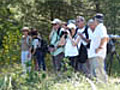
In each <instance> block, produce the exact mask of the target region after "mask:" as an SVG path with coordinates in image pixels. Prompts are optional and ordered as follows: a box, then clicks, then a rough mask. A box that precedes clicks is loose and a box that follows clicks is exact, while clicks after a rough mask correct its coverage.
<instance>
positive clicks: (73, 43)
mask: <svg viewBox="0 0 120 90" xmlns="http://www.w3.org/2000/svg"><path fill="white" fill-rule="evenodd" d="M68 37H69V39H70V40H71V42H72V45H73V46H77V45H78V43H79V41H80V37H79V36H78V38H77V39H76V40H73V38H72V36H71V34H70V33H68Z"/></svg>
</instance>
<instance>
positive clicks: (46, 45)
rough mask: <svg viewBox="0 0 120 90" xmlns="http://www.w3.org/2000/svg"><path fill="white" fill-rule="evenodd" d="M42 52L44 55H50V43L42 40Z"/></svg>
mask: <svg viewBox="0 0 120 90" xmlns="http://www.w3.org/2000/svg"><path fill="white" fill-rule="evenodd" d="M41 51H42V53H43V55H46V53H48V43H47V41H46V40H44V39H41Z"/></svg>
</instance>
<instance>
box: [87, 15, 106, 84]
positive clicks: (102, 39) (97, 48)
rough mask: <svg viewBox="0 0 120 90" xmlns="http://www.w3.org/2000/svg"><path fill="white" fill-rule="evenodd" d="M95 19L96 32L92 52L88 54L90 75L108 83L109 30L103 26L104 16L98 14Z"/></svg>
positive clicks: (92, 41) (91, 47)
mask: <svg viewBox="0 0 120 90" xmlns="http://www.w3.org/2000/svg"><path fill="white" fill-rule="evenodd" d="M93 19H94V25H95V30H94V32H93V34H92V37H91V44H90V50H89V53H88V58H89V62H90V73H91V76H93V77H96V78H97V79H98V80H99V81H102V82H105V83H106V82H107V74H106V72H105V69H104V60H105V57H106V45H107V42H108V35H107V30H106V27H105V26H104V24H103V14H96V16H94V18H93Z"/></svg>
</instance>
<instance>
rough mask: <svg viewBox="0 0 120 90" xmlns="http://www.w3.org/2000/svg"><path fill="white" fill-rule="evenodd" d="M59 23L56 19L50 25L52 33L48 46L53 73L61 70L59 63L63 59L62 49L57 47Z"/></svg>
mask: <svg viewBox="0 0 120 90" xmlns="http://www.w3.org/2000/svg"><path fill="white" fill-rule="evenodd" d="M61 23H62V21H61V20H60V19H58V18H55V19H54V20H53V21H52V22H51V24H52V26H53V27H52V31H51V33H50V35H49V40H50V46H49V51H50V53H51V56H52V60H53V67H54V71H55V72H58V71H60V69H61V61H62V59H63V57H64V53H63V51H64V50H63V47H62V46H61V45H59V42H60V33H61Z"/></svg>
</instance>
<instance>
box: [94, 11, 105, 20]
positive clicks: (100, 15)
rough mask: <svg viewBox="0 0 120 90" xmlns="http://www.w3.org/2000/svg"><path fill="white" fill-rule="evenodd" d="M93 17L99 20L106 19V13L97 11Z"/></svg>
mask: <svg viewBox="0 0 120 90" xmlns="http://www.w3.org/2000/svg"><path fill="white" fill-rule="evenodd" d="M93 19H97V20H98V21H102V22H103V20H104V15H103V14H102V13H97V14H96V15H95V16H94V17H93Z"/></svg>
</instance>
